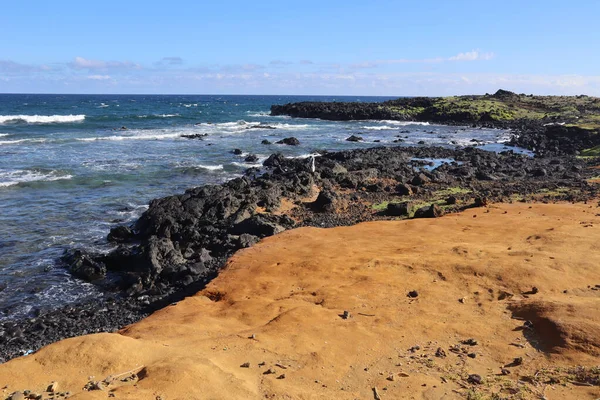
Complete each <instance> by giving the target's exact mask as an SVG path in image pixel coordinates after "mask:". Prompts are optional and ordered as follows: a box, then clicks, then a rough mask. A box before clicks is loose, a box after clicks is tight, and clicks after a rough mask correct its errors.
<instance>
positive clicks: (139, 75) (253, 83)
mask: <svg viewBox="0 0 600 400" xmlns="http://www.w3.org/2000/svg"><path fill="white" fill-rule="evenodd" d="M494 57H495V54H494V53H491V52H490V53H486V52H481V51H479V50H473V51H469V52H463V53H458V54H456V55H453V56H449V57H436V58H425V59H395V60H377V61H366V62H365V63H361V64H360V65H357V64H344V63H316V62H313V61H309V60H300V61H287V60H283V59H282V60H280V59H276V60H271V61H268V62H265V63H263V64H259V63H240V64H217V63H213V64H205V65H184V64H185V63H184V60H183V59H182V58H181V57H177V56H170V57H163V58H161V59H160V60H159V61H158V62H156V63H154V64H152V65H154V67H152V65H150V66H146V67H144V66H143V65H142V64H139V63H135V62H132V61H104V60H97V59H87V58H84V57H80V56H77V57H75V58H74V59H73V61H70V62H65V63H56V64H51V65H52V66H51V67H50V66H48V65H27V64H23V63H18V62H16V61H12V60H0V92H2V91H3V92H38V91H44V92H56V93H57V92H64V90H65V89H64V88H65V87H66V88H71V89H70V90H72V91H73V90H74V91H75V92H77V93H86V92H87V93H215V94H218V93H223V94H227V93H229V94H234V93H239V94H307V95H308V94H333V95H342V94H346V95H390V96H394V95H397V96H401V95H425V96H435V95H457V94H470V93H485V92H495V91H496V90H497V89H499V88H503V89H507V90H513V91H516V92H527V93H539V94H584V93H585V94H590V95H600V76H596V75H577V74H554V75H551V74H546V75H544V74H537V75H536V74H515V73H512V74H507V73H491V72H486V73H484V72H476V71H473V70H472V69H471V70H470V69H465V70H464V71H462V72H460V71H456V69H457V68H456V66H459V65H462V63H471V62H475V61H488V60H491V59H493V58H494ZM406 63H410V64H411V65H412V64H418V63H425V64H426V63H440V64H441V65H444V64H445V63H452V64H453V65H454V66H455V67H454V68H452V69H450V70H448V71H446V72H444V70H443V69H441V70H436V71H435V72H433V71H430V70H425V69H423V70H417V71H414V70H411V71H402V68H401V66H402V64H406ZM379 65H398V67H397V68H390V67H388V68H386V69H381V70H378V69H376V68H375V67H377V66H379ZM171 66H173V68H171ZM284 67H285V68H284ZM413 69H414V68H413ZM419 69H420V68H419Z"/></svg>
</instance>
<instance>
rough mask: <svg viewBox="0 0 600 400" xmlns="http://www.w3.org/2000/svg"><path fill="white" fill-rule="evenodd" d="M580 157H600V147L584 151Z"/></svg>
mask: <svg viewBox="0 0 600 400" xmlns="http://www.w3.org/2000/svg"><path fill="white" fill-rule="evenodd" d="M580 155H581V156H583V157H600V146H596V147H592V148H589V149H585V150H582V151H581V153H580Z"/></svg>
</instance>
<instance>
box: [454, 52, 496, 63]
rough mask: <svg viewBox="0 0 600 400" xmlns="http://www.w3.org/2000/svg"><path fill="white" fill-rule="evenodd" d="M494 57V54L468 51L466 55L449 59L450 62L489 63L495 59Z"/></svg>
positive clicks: (462, 54)
mask: <svg viewBox="0 0 600 400" xmlns="http://www.w3.org/2000/svg"><path fill="white" fill-rule="evenodd" d="M494 56H495V55H494V53H480V52H479V50H473V51H468V52H466V53H459V54H457V55H455V56H452V57H449V58H448V61H477V60H483V61H487V60H491V59H492V58H494Z"/></svg>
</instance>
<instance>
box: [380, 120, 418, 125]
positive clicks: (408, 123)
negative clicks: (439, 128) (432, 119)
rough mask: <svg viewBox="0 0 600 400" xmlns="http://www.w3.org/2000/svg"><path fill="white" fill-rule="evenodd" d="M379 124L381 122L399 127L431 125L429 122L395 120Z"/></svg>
mask: <svg viewBox="0 0 600 400" xmlns="http://www.w3.org/2000/svg"><path fill="white" fill-rule="evenodd" d="M377 122H381V123H383V124H388V125H397V126H408V125H423V126H427V125H429V122H419V121H395V120H393V119H382V120H379V121H377Z"/></svg>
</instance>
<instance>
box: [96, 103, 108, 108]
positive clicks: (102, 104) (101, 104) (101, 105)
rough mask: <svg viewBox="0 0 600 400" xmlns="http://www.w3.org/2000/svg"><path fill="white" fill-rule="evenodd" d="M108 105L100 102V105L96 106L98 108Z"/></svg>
mask: <svg viewBox="0 0 600 400" xmlns="http://www.w3.org/2000/svg"><path fill="white" fill-rule="evenodd" d="M106 107H109V105H108V104H104V103H100V105H99V106H98V108H106Z"/></svg>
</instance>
